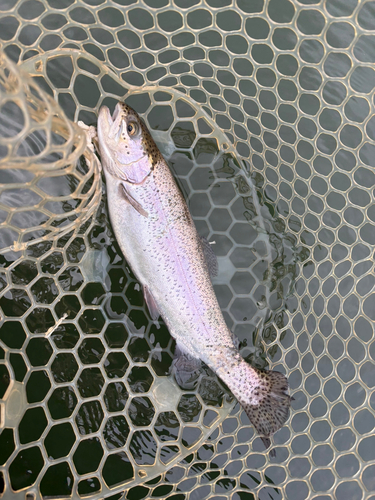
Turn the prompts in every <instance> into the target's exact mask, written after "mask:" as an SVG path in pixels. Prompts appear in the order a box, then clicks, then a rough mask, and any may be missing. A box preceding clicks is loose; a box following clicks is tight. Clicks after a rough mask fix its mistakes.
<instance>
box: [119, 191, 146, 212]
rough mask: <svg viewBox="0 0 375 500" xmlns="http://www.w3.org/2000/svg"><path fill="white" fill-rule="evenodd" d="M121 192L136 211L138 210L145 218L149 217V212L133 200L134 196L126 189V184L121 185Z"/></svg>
mask: <svg viewBox="0 0 375 500" xmlns="http://www.w3.org/2000/svg"><path fill="white" fill-rule="evenodd" d="M120 192H121V195H122V197H123V198H124V199H125V200H126V201H127V202H128V203H129V204H130V205H131V206H132V207H133V208H134V209H135V210H137V212H138V213H140V214H141V215H143V217H148V212H147V211H146V210H145V209H144V208H143V207H142V205H141V204H140V203H138V201H137V200H135V199H134V198H133V196H132V195H131V194H130V193H129V191H128V190H127V189H126V186H125V184H124V183H121V187H120Z"/></svg>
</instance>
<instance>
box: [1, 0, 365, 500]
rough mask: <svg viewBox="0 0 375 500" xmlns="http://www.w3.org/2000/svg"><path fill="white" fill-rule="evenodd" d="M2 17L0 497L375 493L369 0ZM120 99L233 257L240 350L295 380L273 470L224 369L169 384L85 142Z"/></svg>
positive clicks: (29, 1) (11, 9) (61, 6)
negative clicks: (85, 128) (195, 381)
mask: <svg viewBox="0 0 375 500" xmlns="http://www.w3.org/2000/svg"><path fill="white" fill-rule="evenodd" d="M0 10H1V17H0V40H1V44H2V50H3V54H2V55H1V59H0V136H1V138H0V169H1V170H0V176H1V179H0V180H1V182H2V185H1V190H0V217H1V224H0V243H1V249H2V250H1V255H0V262H1V270H0V273H1V274H0V289H1V292H0V307H1V325H0V374H1V377H0V396H1V397H2V398H3V400H2V403H1V422H0V425H1V429H2V431H1V434H0V465H1V473H0V478H1V483H0V484H1V488H0V491H1V492H2V494H3V495H4V496H6V497H9V498H10V497H12V498H13V497H20V498H29V499H31V498H40V497H49V496H53V497H58V498H69V497H73V498H81V497H89V498H103V497H107V498H109V497H111V498H120V497H121V496H122V495H125V497H126V498H128V499H130V500H131V499H141V498H155V497H161V496H164V497H167V498H171V499H174V500H184V499H186V500H187V499H192V500H193V499H203V498H211V499H212V498H215V499H219V498H223V499H224V498H231V499H233V500H243V499H255V498H259V499H265V498H272V499H276V498H280V499H281V498H288V499H313V498H314V499H318V498H319V499H323V498H324V499H328V498H336V499H338V500H345V499H369V498H374V496H373V495H374V492H375V482H374V477H375V474H374V473H375V466H374V461H375V453H374V450H375V446H374V445H375V438H374V436H373V435H372V434H373V429H374V426H375V418H374V409H375V399H374V396H373V395H372V388H373V387H374V385H375V342H374V339H373V326H372V320H374V319H375V315H374V305H375V296H374V293H373V287H374V283H375V278H374V276H373V244H374V242H375V229H374V223H375V211H374V205H373V187H374V184H375V175H374V172H373V168H374V167H375V161H374V158H375V154H374V153H375V145H374V139H375V119H374V118H373V106H374V100H373V99H374V98H373V89H374V87H375V71H374V62H375V58H374V53H375V52H374V40H375V34H374V31H375V2H373V1H368V2H367V1H366V2H364V1H362V2H358V1H357V0H345V1H344V0H326V1H325V2H321V1H319V0H301V1H299V2H297V1H294V2H291V1H289V0H268V1H267V0H266V1H264V0H252V1H248V0H205V1H204V2H202V1H201V2H199V1H198V0H174V1H173V2H169V1H168V0H143V1H132V0H117V1H112V2H104V0H86V1H82V2H80V3H79V4H77V3H74V2H73V0H59V1H57V0H45V1H43V2H42V1H39V0H26V1H22V0H21V1H17V0H7V1H6V2H3V3H2V4H1V6H0ZM5 54H6V56H7V57H6V56H5ZM7 58H9V59H10V60H9V59H7ZM11 61H13V63H12V62H11ZM14 63H18V67H17V66H16V65H15V64H14ZM119 99H121V100H122V99H124V100H126V102H128V103H129V104H130V105H131V106H132V107H134V108H135V109H136V110H137V111H138V112H139V114H140V115H141V116H142V118H143V119H144V120H145V122H146V123H147V125H148V126H149V128H150V130H151V132H152V135H153V136H154V137H155V139H156V141H157V143H158V145H159V147H160V149H161V151H162V152H163V154H164V156H165V157H166V159H167V160H168V162H169V164H170V166H171V168H172V170H173V172H174V173H175V175H176V178H177V181H178V182H179V185H180V186H181V189H182V191H183V192H184V194H185V196H186V198H187V200H188V204H189V208H190V210H191V213H192V215H193V217H194V220H195V222H196V225H197V228H198V231H199V233H200V234H202V235H204V236H206V237H208V238H209V240H210V241H215V245H214V246H213V248H214V251H215V253H216V254H217V256H218V260H219V275H218V276H217V278H215V279H214V287H215V291H216V293H217V296H218V299H219V302H220V305H221V307H222V310H223V313H224V316H225V318H226V321H227V323H228V325H229V327H230V328H231V329H232V331H233V332H234V334H235V335H236V336H237V337H238V339H239V342H240V349H241V353H242V355H243V356H244V357H246V359H248V360H249V361H250V362H251V363H253V364H255V365H256V366H259V367H271V368H273V369H277V370H279V371H283V372H284V373H286V375H287V376H288V378H289V384H290V387H291V392H292V394H293V396H294V401H293V403H292V407H293V409H292V413H291V418H290V420H289V422H288V423H287V425H285V426H284V427H283V428H282V429H281V430H280V431H278V432H277V433H276V434H275V436H274V438H273V446H274V448H275V450H276V457H271V456H269V454H267V453H266V452H264V449H263V447H262V443H261V442H260V440H259V438H258V437H257V436H256V435H255V434H254V431H253V428H252V427H251V425H250V424H249V421H248V419H247V417H246V416H245V414H244V413H243V412H242V411H241V410H240V407H239V406H238V405H235V404H234V403H235V402H233V401H231V400H228V397H229V396H228V393H227V390H226V388H225V387H222V386H221V384H220V382H219V381H218V380H217V378H216V377H215V376H214V374H213V373H212V372H210V371H209V370H208V369H207V368H203V369H202V373H201V376H200V381H199V385H198V387H197V389H195V390H192V391H186V390H185V391H184V390H181V389H180V388H179V387H178V386H177V385H176V383H175V382H174V381H173V378H171V377H170V376H169V370H170V365H171V362H172V358H173V351H174V341H173V339H171V337H170V335H169V333H168V331H167V329H166V328H165V326H164V324H163V323H162V322H160V323H159V324H156V323H155V322H152V321H151V320H150V318H149V315H148V312H147V309H146V308H145V306H144V302H143V297H142V293H141V290H140V287H139V285H138V283H137V282H136V280H135V279H134V276H133V275H132V273H131V271H130V270H129V269H128V267H127V265H126V262H124V260H123V257H122V255H121V252H120V250H119V247H118V245H117V243H116V241H115V239H114V236H113V233H112V230H111V227H110V225H109V222H108V214H107V208H106V197H105V186H102V185H101V177H100V169H99V164H98V162H97V159H96V156H95V154H94V152H93V149H92V147H91V146H90V144H89V143H86V138H85V134H84V133H83V132H82V130H81V129H80V128H79V127H77V126H76V125H75V124H74V123H73V122H77V121H78V120H82V121H83V122H85V123H86V124H87V125H95V123H96V117H97V112H98V110H99V108H100V106H101V105H102V104H106V105H107V106H109V107H110V108H111V109H113V107H114V105H115V103H116V102H117V100H119ZM102 192H103V194H101V193H102ZM100 199H101V201H100Z"/></svg>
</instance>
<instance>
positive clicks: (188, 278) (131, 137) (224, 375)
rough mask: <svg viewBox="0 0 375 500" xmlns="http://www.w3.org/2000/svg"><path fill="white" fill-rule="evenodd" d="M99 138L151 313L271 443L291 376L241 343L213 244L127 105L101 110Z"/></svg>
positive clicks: (127, 252) (119, 226)
mask: <svg viewBox="0 0 375 500" xmlns="http://www.w3.org/2000/svg"><path fill="white" fill-rule="evenodd" d="M98 144H99V150H100V155H101V161H102V165H103V170H104V173H105V178H106V184H107V193H108V207H109V215H110V220H111V223H112V227H113V230H114V232H115V235H116V238H117V241H118V243H119V245H120V248H121V250H122V252H123V254H124V256H125V259H126V260H127V262H128V263H129V265H130V266H131V268H132V270H133V272H134V274H135V275H136V277H137V279H138V280H139V282H140V283H141V284H142V286H143V291H144V298H145V301H146V303H147V306H148V309H149V311H150V315H151V317H152V318H153V319H157V318H158V317H159V315H160V316H161V317H162V318H163V320H164V321H165V323H166V325H167V326H168V329H169V331H170V333H171V335H172V336H173V337H174V339H175V340H176V343H177V348H178V349H177V350H178V352H179V353H182V355H184V356H186V357H188V358H191V359H200V360H201V361H203V362H204V363H206V364H207V365H208V366H209V367H210V368H211V369H212V370H213V371H214V372H215V373H216V374H217V375H218V376H219V377H220V378H221V380H222V381H223V382H225V384H226V385H227V386H228V387H229V389H230V390H231V391H232V393H233V395H234V396H235V397H236V398H237V400H238V402H239V403H240V404H241V405H242V406H243V408H244V410H245V412H246V414H247V415H248V417H249V419H250V421H251V423H252V424H253V425H254V427H255V429H256V430H257V431H258V433H259V434H260V436H261V437H262V439H263V442H264V444H265V445H266V447H269V446H270V440H269V437H270V436H271V434H273V433H274V432H275V431H277V430H278V429H279V428H280V427H282V426H283V425H284V423H285V421H286V420H287V418H288V416H289V407H290V396H289V395H288V394H287V393H286V391H287V389H288V382H287V379H286V378H285V376H284V375H283V374H282V373H279V372H276V371H260V370H258V369H256V368H253V367H252V366H250V365H249V364H248V363H246V361H245V360H244V359H243V358H242V357H241V355H240V354H239V352H238V350H237V348H236V347H235V345H234V340H233V335H232V333H231V332H230V330H229V329H228V327H227V325H226V323H225V321H224V318H223V315H222V313H221V310H220V307H219V304H218V302H217V299H216V296H215V292H214V289H213V286H212V284H211V279H210V273H209V269H208V266H207V258H206V257H207V254H209V250H207V247H208V246H209V245H207V244H205V243H204V242H202V239H201V238H200V237H199V235H198V234H197V231H196V229H195V225H194V222H193V220H192V218H191V215H190V213H189V210H188V207H187V205H186V203H185V200H184V198H183V196H182V194H181V192H180V190H179V188H178V186H177V184H176V182H175V180H174V178H173V175H172V173H171V171H170V170H169V167H168V165H167V163H166V161H165V160H164V158H163V156H162V155H161V153H160V151H159V150H158V148H157V146H156V144H155V142H154V140H153V139H152V137H151V135H150V133H149V131H148V130H147V128H146V126H145V125H144V123H143V122H142V121H141V119H140V118H139V116H138V115H137V113H136V112H135V111H134V110H133V109H131V108H130V107H129V106H127V105H126V104H124V103H118V104H117V105H116V108H115V111H114V113H113V116H111V114H110V111H109V109H108V108H107V107H106V106H103V107H102V108H101V109H100V112H99V118H98ZM206 243H207V242H206Z"/></svg>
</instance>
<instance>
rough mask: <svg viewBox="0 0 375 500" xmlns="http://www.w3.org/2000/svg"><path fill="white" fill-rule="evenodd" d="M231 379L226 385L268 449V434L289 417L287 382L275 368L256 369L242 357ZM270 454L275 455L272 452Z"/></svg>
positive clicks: (289, 400)
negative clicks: (268, 369)
mask: <svg viewBox="0 0 375 500" xmlns="http://www.w3.org/2000/svg"><path fill="white" fill-rule="evenodd" d="M230 378H231V379H232V380H231V381H232V384H227V385H228V386H229V387H230V388H231V389H232V392H233V394H234V396H236V398H237V400H238V402H239V403H240V404H241V405H242V407H243V409H244V410H245V413H246V415H247V416H248V417H249V419H250V422H251V423H252V424H253V426H254V427H255V429H256V431H257V432H258V433H259V434H260V437H261V439H262V441H263V443H264V445H265V446H266V448H268V447H269V446H270V444H271V441H270V439H269V438H270V436H271V435H272V434H274V433H275V432H276V431H277V430H278V429H280V428H281V427H282V426H283V425H284V424H285V422H286V421H287V420H288V418H289V409H290V403H291V397H290V396H289V394H287V391H288V381H287V379H286V377H285V375H283V374H282V373H280V372H277V371H261V370H258V369H256V368H253V367H252V366H250V365H249V364H248V363H246V362H245V361H244V360H241V361H240V363H238V365H237V370H236V368H234V370H233V372H232V376H231V377H230ZM234 378H235V379H236V381H235V382H234V380H233V379H234ZM228 382H229V381H228ZM233 382H234V383H233ZM271 455H274V451H273V452H271Z"/></svg>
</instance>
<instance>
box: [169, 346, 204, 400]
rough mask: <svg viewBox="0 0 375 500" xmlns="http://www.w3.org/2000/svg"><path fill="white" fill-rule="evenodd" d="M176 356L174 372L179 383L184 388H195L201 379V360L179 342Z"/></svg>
mask: <svg viewBox="0 0 375 500" xmlns="http://www.w3.org/2000/svg"><path fill="white" fill-rule="evenodd" d="M174 356H175V357H174V360H173V363H172V374H173V375H174V378H175V379H176V382H177V384H178V385H179V386H180V387H181V388H182V389H185V390H188V391H190V390H194V389H195V388H196V386H197V383H198V380H199V375H200V369H201V365H202V362H201V360H200V359H198V358H195V357H194V356H192V355H191V354H189V353H188V352H187V351H185V350H184V348H183V347H182V346H180V345H179V344H177V345H176V349H175V353H174Z"/></svg>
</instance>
